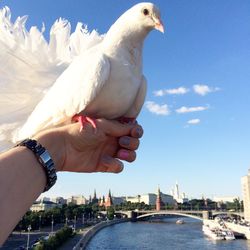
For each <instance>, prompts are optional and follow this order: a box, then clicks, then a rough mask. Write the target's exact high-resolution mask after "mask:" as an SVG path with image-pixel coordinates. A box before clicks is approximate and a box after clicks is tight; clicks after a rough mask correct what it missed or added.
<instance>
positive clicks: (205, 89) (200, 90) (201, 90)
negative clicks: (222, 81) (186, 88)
mask: <svg viewBox="0 0 250 250" xmlns="http://www.w3.org/2000/svg"><path fill="white" fill-rule="evenodd" d="M193 90H194V92H195V93H196V94H198V95H202V96H204V95H206V94H208V93H211V92H215V91H218V90H220V89H219V88H217V87H216V88H212V87H209V86H207V85H202V84H196V85H194V86H193Z"/></svg>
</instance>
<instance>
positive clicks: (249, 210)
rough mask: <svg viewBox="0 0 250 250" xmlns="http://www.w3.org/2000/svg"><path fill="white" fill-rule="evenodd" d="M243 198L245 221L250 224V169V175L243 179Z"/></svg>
mask: <svg viewBox="0 0 250 250" xmlns="http://www.w3.org/2000/svg"><path fill="white" fill-rule="evenodd" d="M241 186H242V196H243V205H244V217H245V220H246V221H248V222H250V169H248V174H247V175H245V176H243V177H241Z"/></svg>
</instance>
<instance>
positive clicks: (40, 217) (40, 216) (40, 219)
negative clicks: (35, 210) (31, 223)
mask: <svg viewBox="0 0 250 250" xmlns="http://www.w3.org/2000/svg"><path fill="white" fill-rule="evenodd" d="M41 221H42V215H41V214H40V215H39V231H41Z"/></svg>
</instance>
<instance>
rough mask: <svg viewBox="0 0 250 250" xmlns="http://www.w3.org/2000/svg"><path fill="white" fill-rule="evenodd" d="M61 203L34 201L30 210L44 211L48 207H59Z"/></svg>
mask: <svg viewBox="0 0 250 250" xmlns="http://www.w3.org/2000/svg"><path fill="white" fill-rule="evenodd" d="M61 206H62V205H61V204H57V203H54V202H52V201H43V200H41V201H39V202H35V203H34V204H33V205H32V206H31V208H30V210H31V211H32V212H39V211H46V210H49V209H52V208H54V207H61Z"/></svg>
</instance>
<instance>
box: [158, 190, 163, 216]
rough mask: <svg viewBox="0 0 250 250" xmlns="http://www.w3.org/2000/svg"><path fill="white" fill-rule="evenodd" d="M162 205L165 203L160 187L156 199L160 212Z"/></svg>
mask: <svg viewBox="0 0 250 250" xmlns="http://www.w3.org/2000/svg"><path fill="white" fill-rule="evenodd" d="M162 205H163V202H162V200H161V191H160V188H159V187H158V192H157V197H156V211H160V210H161V207H162Z"/></svg>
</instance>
